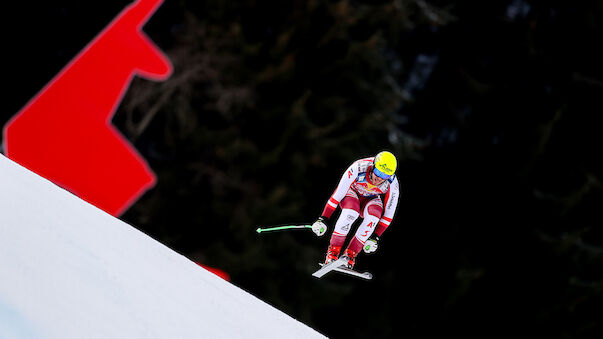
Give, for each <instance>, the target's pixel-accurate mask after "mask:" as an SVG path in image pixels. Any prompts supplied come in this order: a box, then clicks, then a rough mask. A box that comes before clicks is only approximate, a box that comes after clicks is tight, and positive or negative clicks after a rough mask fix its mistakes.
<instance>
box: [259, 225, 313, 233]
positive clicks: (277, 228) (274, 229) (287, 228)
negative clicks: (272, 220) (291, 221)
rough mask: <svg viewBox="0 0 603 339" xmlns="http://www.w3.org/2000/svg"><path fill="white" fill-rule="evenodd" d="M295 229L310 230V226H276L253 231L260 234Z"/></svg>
mask: <svg viewBox="0 0 603 339" xmlns="http://www.w3.org/2000/svg"><path fill="white" fill-rule="evenodd" d="M296 228H312V225H287V226H277V227H268V228H261V227H258V229H257V230H255V231H256V232H258V233H262V232H268V231H282V230H290V229H296Z"/></svg>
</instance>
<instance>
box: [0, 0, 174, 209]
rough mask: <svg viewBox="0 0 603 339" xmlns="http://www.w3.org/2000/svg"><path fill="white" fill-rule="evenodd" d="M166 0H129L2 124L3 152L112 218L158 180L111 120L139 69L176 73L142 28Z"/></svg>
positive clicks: (158, 74)
mask: <svg viewBox="0 0 603 339" xmlns="http://www.w3.org/2000/svg"><path fill="white" fill-rule="evenodd" d="M162 2H163V0H138V1H136V2H135V3H133V4H131V5H129V6H127V7H126V8H125V9H124V10H123V11H122V12H121V13H120V14H119V15H118V16H117V17H116V18H115V19H114V20H113V21H112V22H111V23H110V24H109V25H108V26H107V27H106V28H105V29H104V30H103V31H102V32H101V33H100V34H99V35H98V36H97V37H96V38H95V39H94V40H93V41H92V42H90V43H89V44H88V45H87V46H86V47H85V48H84V49H83V50H82V51H81V52H80V53H79V54H78V55H77V56H76V57H75V58H74V59H73V60H72V61H71V62H70V63H69V64H68V65H67V66H66V67H65V68H64V69H63V70H62V71H61V72H60V73H59V74H58V75H57V76H56V77H55V78H54V79H52V80H51V81H50V83H48V84H47V85H46V86H45V87H44V88H43V89H42V91H40V92H39V93H38V94H37V95H36V96H35V97H34V98H33V99H32V100H31V101H30V102H29V103H28V104H27V105H26V106H25V107H24V108H23V109H22V110H21V111H19V112H18V113H17V115H16V116H14V117H13V119H12V120H11V121H9V123H8V124H7V125H6V126H5V129H4V142H5V154H6V156H8V157H9V158H11V159H13V160H14V161H16V162H18V163H19V164H21V165H23V166H25V167H27V168H29V169H30V170H32V171H34V172H36V173H38V174H39V175H41V176H43V177H45V178H47V179H49V180H51V181H53V182H54V183H56V184H58V185H60V186H62V187H64V188H65V189H68V190H69V191H71V192H72V193H74V194H76V195H78V196H79V197H81V198H82V199H84V200H86V201H88V202H90V203H91V204H93V205H95V206H97V207H99V208H101V209H103V210H105V211H106V212H108V213H110V214H112V215H114V216H118V215H121V214H122V213H123V212H124V211H125V210H126V209H127V208H128V207H129V206H130V205H131V204H132V203H133V202H135V201H136V200H137V199H138V198H139V197H140V195H142V194H143V193H144V192H145V191H146V190H148V189H149V188H151V187H153V186H154V184H155V180H156V179H155V175H154V173H153V172H152V171H151V169H150V168H149V166H148V165H147V163H146V161H145V160H144V159H143V158H142V157H141V156H140V155H139V154H138V153H137V152H136V150H135V149H134V148H133V147H132V145H131V144H130V143H129V142H128V141H127V140H126V139H125V138H124V137H123V136H122V135H121V134H120V133H119V132H118V131H117V130H116V129H115V127H114V126H112V125H111V120H112V117H113V114H114V113H115V110H116V109H117V107H118V106H119V103H120V102H121V100H122V98H123V95H124V93H125V92H126V90H127V89H128V87H129V85H130V82H131V81H132V78H133V77H134V76H135V75H137V76H141V77H144V78H147V79H151V80H163V79H166V78H167V77H169V76H170V74H171V73H172V65H171V63H170V61H169V60H168V58H167V57H166V56H165V55H164V54H163V53H162V52H161V51H160V50H159V49H158V48H157V47H156V46H155V45H154V44H153V43H152V42H151V41H150V39H149V38H148V37H147V36H146V35H145V34H144V33H143V32H142V26H143V25H144V24H145V23H146V21H147V20H148V19H149V18H150V16H151V15H152V14H153V13H154V12H155V11H156V9H157V8H158V7H159V6H160V5H161V3H162Z"/></svg>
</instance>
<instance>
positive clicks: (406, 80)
mask: <svg viewBox="0 0 603 339" xmlns="http://www.w3.org/2000/svg"><path fill="white" fill-rule="evenodd" d="M120 8H123V6H122V7H119V6H117V7H116V11H117V10H119V9H120ZM602 14H603V3H602V2H600V1H588V2H581V3H571V4H568V3H564V2H559V1H553V2H547V3H543V2H536V1H526V0H508V1H492V2H475V3H470V2H454V1H429V2H427V1H421V0H401V1H400V0H398V1H346V0H341V1H244V2H220V1H205V2H198V1H186V0H182V1H167V2H166V3H164V4H163V6H162V7H161V8H160V10H159V11H158V12H157V14H156V15H155V16H154V17H153V18H152V20H151V21H150V22H149V23H148V24H147V26H145V31H146V32H147V33H148V34H149V36H150V37H151V38H152V40H153V41H156V42H157V43H158V44H159V46H160V48H162V49H163V50H164V51H166V53H167V54H168V56H169V57H170V59H171V61H172V63H173V64H174V74H173V75H172V77H170V78H169V79H168V80H167V81H165V82H160V83H153V82H149V81H146V80H141V79H135V80H134V82H133V84H132V87H131V88H130V90H129V91H128V93H127V95H126V97H125V99H124V102H123V103H122V105H121V106H120V108H119V110H118V112H117V114H116V116H115V119H114V123H115V124H116V125H117V126H118V128H119V129H120V130H121V131H122V132H123V133H124V134H125V135H126V136H127V137H128V139H129V140H131V141H132V142H133V143H134V144H135V146H136V148H137V149H138V150H139V151H140V152H141V153H142V154H143V156H144V157H145V158H146V159H147V160H148V162H149V164H150V166H151V168H152V169H153V170H154V171H155V172H156V174H157V177H158V183H157V186H156V187H155V188H153V189H152V190H150V191H149V192H147V193H146V194H145V195H144V196H143V197H142V199H141V200H139V201H138V202H137V203H136V204H135V205H134V206H132V208H131V209H130V210H128V211H127V212H126V213H125V214H124V215H123V216H122V219H123V220H125V221H127V222H129V223H130V224H132V225H134V226H136V227H138V228H139V229H141V230H142V231H144V232H146V233H148V234H149V235H151V236H153V237H154V238H156V239H158V240H160V241H161V242H163V243H165V244H166V245H167V246H169V247H171V248H172V249H174V250H176V251H178V252H179V253H182V254H183V255H186V256H187V257H189V258H191V259H192V260H195V261H197V262H199V263H202V264H206V265H209V266H213V267H216V268H220V269H223V270H225V271H227V272H228V273H229V274H230V275H231V277H232V283H233V284H235V285H237V286H239V287H241V288H243V289H245V290H247V291H249V292H251V293H252V294H254V295H256V296H258V297H259V298H261V299H263V300H265V301H266V302H268V303H270V304H272V305H274V306H276V307H277V308H279V309H281V310H283V311H285V312H286V313H288V314H290V315H291V316H293V317H294V318H296V319H299V320H300V321H302V322H304V323H306V324H308V325H310V326H312V327H314V328H315V329H317V330H318V331H320V332H322V333H324V334H326V335H328V336H330V337H334V338H344V337H368V336H370V337H393V336H396V337H397V336H407V337H426V336H430V335H443V334H445V335H464V336H470V337H480V338H483V337H494V336H500V337H502V336H505V337H508V336H509V335H512V336H513V337H534V336H546V337H555V338H567V337H571V338H592V337H597V336H598V335H600V334H601V332H603V331H602V328H601V325H600V320H599V313H600V312H599V310H600V305H601V303H602V302H603V300H602V299H603V298H602V296H603V269H602V267H603V265H602V264H603V237H602V236H601V235H602V234H601V233H602V231H601V226H602V224H601V216H600V213H599V212H598V207H599V205H600V203H601V201H602V199H601V198H602V195H603V190H602V188H603V186H602V169H601V165H600V164H599V163H600V161H598V158H599V153H600V152H599V145H600V144H601V143H600V141H599V133H598V132H599V127H598V124H597V123H596V120H597V119H596V118H595V117H596V116H597V115H598V114H599V113H600V112H601V108H602V107H601V106H602V105H601V103H600V97H601V94H602V90H603V74H601V73H602V72H601V67H599V63H600V60H602V58H601V57H602V56H603V55H601V52H600V51H599V49H598V48H597V44H598V42H599V41H600V39H601V36H602V35H601V33H602V32H601V24H600V23H601V22H602V19H603V18H602ZM109 17H110V16H109ZM383 149H388V150H391V151H392V152H394V153H395V154H396V155H397V156H398V160H399V170H398V176H399V180H400V182H401V189H402V197H401V200H400V203H399V208H398V212H397V215H396V217H395V219H394V223H393V224H392V226H391V227H390V229H388V230H387V231H386V233H385V234H384V236H383V239H382V241H381V247H380V248H379V250H378V251H377V252H376V254H375V255H372V256H367V255H364V256H362V255H361V256H360V257H359V259H358V261H357V268H358V269H359V270H370V271H372V272H373V274H374V275H375V280H374V281H372V282H370V283H367V282H363V281H358V280H354V279H350V278H347V277H342V276H338V275H332V276H326V277H325V279H321V280H315V279H314V278H312V277H311V276H310V273H311V272H312V271H313V270H314V269H316V267H317V265H316V264H317V262H319V261H321V260H323V256H324V252H325V250H326V246H327V244H328V237H323V238H318V239H317V238H316V237H315V236H314V235H313V234H312V233H311V232H309V231H291V232H282V233H271V234H268V233H267V234H261V235H258V234H256V233H255V229H256V228H257V227H259V226H272V225H282V224H290V223H310V222H312V221H313V220H314V219H315V218H316V217H318V216H319V214H320V212H321V211H322V208H323V206H324V203H325V202H326V201H327V199H328V197H329V195H330V194H331V193H332V191H333V190H334V189H335V186H336V184H337V181H338V180H339V178H340V175H341V174H342V172H343V171H344V170H345V168H347V166H348V165H349V164H350V163H351V162H352V161H354V160H356V159H358V158H361V157H365V156H371V155H374V154H376V153H377V152H378V151H380V150H383Z"/></svg>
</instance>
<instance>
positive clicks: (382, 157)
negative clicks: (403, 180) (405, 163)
mask: <svg viewBox="0 0 603 339" xmlns="http://www.w3.org/2000/svg"><path fill="white" fill-rule="evenodd" d="M374 165H375V166H374V172H375V175H376V176H378V177H379V178H382V179H389V178H390V177H391V176H392V175H394V173H395V172H396V167H397V166H398V162H397V161H396V157H395V156H394V155H393V154H391V153H390V152H388V151H383V152H380V153H379V154H377V155H376V156H375V160H374Z"/></svg>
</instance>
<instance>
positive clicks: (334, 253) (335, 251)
mask: <svg viewBox="0 0 603 339" xmlns="http://www.w3.org/2000/svg"><path fill="white" fill-rule="evenodd" d="M339 251H341V246H329V249H328V250H327V258H326V259H325V265H326V264H328V263H330V262H333V261H335V260H337V259H339Z"/></svg>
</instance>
